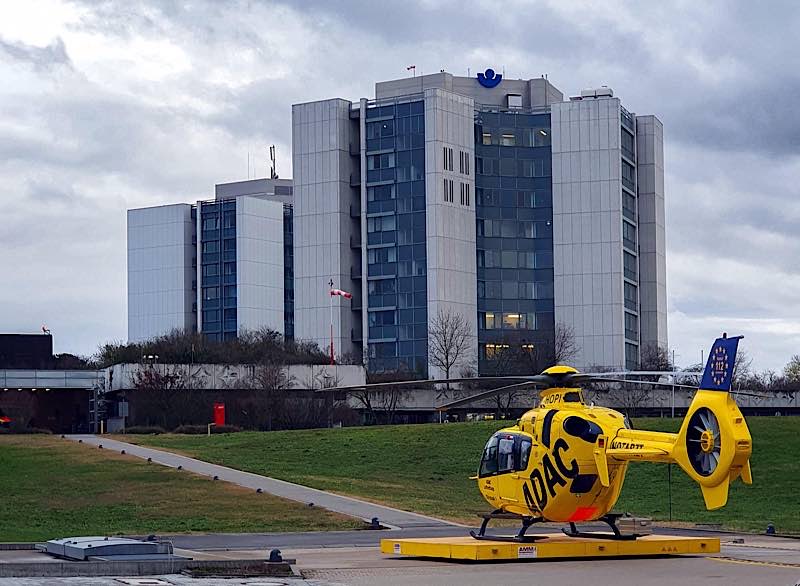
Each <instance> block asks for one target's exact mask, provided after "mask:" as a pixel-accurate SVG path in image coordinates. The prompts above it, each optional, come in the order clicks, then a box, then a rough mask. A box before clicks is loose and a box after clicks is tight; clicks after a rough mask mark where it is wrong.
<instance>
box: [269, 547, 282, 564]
mask: <svg viewBox="0 0 800 586" xmlns="http://www.w3.org/2000/svg"><path fill="white" fill-rule="evenodd" d="M269 561H270V562H282V561H283V557H282V556H281V550H279V549H273V550H272V551H270V552H269Z"/></svg>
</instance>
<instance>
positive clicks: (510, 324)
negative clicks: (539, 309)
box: [503, 313, 522, 329]
mask: <svg viewBox="0 0 800 586" xmlns="http://www.w3.org/2000/svg"><path fill="white" fill-rule="evenodd" d="M521 323H522V314H520V313H504V314H503V328H505V329H519V328H520V327H522V326H521Z"/></svg>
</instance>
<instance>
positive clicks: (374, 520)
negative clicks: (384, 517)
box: [369, 517, 381, 529]
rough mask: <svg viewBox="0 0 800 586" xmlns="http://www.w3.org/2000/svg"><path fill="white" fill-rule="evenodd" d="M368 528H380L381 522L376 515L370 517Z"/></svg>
mask: <svg viewBox="0 0 800 586" xmlns="http://www.w3.org/2000/svg"><path fill="white" fill-rule="evenodd" d="M369 528H370V529H380V528H381V523H380V521H379V520H378V517H372V520H371V521H370V522H369Z"/></svg>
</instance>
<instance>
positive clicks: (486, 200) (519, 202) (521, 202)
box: [475, 187, 552, 208]
mask: <svg viewBox="0 0 800 586" xmlns="http://www.w3.org/2000/svg"><path fill="white" fill-rule="evenodd" d="M475 197H476V199H477V204H478V205H480V206H501V207H507V208H514V207H516V208H547V207H550V206H551V205H552V198H551V196H550V192H549V191H516V190H512V189H488V188H485V187H477V188H476V189H475Z"/></svg>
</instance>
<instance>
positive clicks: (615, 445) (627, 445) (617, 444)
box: [611, 440, 644, 450]
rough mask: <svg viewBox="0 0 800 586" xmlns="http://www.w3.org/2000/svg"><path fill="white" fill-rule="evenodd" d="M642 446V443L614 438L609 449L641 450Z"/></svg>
mask: <svg viewBox="0 0 800 586" xmlns="http://www.w3.org/2000/svg"><path fill="white" fill-rule="evenodd" d="M642 448H644V444H635V443H631V442H623V441H620V440H614V441H613V442H611V449H612V450H641V449H642Z"/></svg>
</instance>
